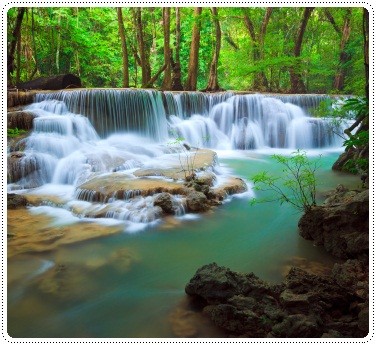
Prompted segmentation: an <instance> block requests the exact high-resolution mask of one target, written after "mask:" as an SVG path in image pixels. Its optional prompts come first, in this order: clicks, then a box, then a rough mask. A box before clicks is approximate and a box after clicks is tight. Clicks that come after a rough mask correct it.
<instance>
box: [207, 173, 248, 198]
mask: <svg viewBox="0 0 376 345" xmlns="http://www.w3.org/2000/svg"><path fill="white" fill-rule="evenodd" d="M246 190H247V185H246V183H245V182H244V181H243V180H242V179H241V178H238V177H229V178H228V179H227V180H226V182H225V183H223V184H222V185H221V186H219V187H215V188H212V189H211V190H210V191H211V192H212V193H213V194H214V195H216V196H217V198H218V199H219V200H223V199H224V198H226V197H227V196H228V195H232V194H238V193H244V192H245V191H246Z"/></svg>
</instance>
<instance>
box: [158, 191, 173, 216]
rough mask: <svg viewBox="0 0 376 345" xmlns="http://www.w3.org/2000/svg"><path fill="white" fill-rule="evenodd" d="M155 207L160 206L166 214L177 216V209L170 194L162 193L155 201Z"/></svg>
mask: <svg viewBox="0 0 376 345" xmlns="http://www.w3.org/2000/svg"><path fill="white" fill-rule="evenodd" d="M154 205H155V206H159V207H160V208H161V209H162V210H163V212H164V213H167V214H175V208H174V205H173V202H172V197H171V195H170V194H168V193H161V194H159V195H157V196H156V197H155V199H154Z"/></svg>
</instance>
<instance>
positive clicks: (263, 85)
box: [243, 7, 273, 91]
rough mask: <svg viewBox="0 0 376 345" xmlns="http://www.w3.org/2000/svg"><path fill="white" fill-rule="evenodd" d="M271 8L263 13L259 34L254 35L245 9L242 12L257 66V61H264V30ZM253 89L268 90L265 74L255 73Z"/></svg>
mask: <svg viewBox="0 0 376 345" xmlns="http://www.w3.org/2000/svg"><path fill="white" fill-rule="evenodd" d="M272 12H273V8H272V7H268V8H267V9H266V12H265V16H264V19H263V21H262V23H261V27H260V32H259V34H257V33H256V30H255V27H254V25H253V23H252V20H251V18H250V17H249V14H248V11H247V9H244V10H243V13H244V17H243V18H244V23H245V26H246V28H247V30H248V33H249V36H250V39H251V42H252V46H253V62H254V63H255V64H257V63H258V62H259V61H262V60H263V59H264V39H265V35H266V28H267V26H268V23H269V20H270V17H271V15H272ZM253 89H254V90H258V91H266V90H268V89H269V83H268V79H267V78H266V75H265V72H264V71H260V72H256V73H255V76H254V81H253Z"/></svg>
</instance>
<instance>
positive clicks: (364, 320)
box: [358, 305, 369, 333]
mask: <svg viewBox="0 0 376 345" xmlns="http://www.w3.org/2000/svg"><path fill="white" fill-rule="evenodd" d="M358 318H359V323H358V327H359V329H360V330H361V331H363V332H366V333H368V330H369V308H368V305H367V306H366V307H365V308H364V309H362V310H361V311H360V313H359V314H358Z"/></svg>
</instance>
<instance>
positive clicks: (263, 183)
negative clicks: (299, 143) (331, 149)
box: [251, 150, 319, 211]
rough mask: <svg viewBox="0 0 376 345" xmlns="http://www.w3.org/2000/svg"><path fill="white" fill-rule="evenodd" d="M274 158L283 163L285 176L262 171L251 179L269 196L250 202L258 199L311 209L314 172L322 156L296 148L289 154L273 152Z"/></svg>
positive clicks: (256, 201) (314, 203) (252, 203)
mask: <svg viewBox="0 0 376 345" xmlns="http://www.w3.org/2000/svg"><path fill="white" fill-rule="evenodd" d="M271 158H272V159H273V160H275V161H276V162H277V163H279V164H280V165H281V168H282V176H272V175H270V174H269V173H268V172H266V171H263V172H260V173H258V174H256V175H254V176H253V177H252V178H251V180H252V181H253V183H254V184H255V187H254V188H255V190H258V191H264V192H269V194H271V197H269V198H267V199H260V200H258V199H252V200H251V205H254V204H256V203H258V202H273V201H274V202H279V203H280V204H283V203H289V204H291V205H292V206H293V207H294V208H296V209H298V210H299V211H308V210H310V209H311V208H312V207H313V206H315V205H316V185H317V180H316V176H315V173H316V171H317V169H318V167H319V159H308V157H307V155H306V153H305V152H304V151H300V150H297V151H295V152H293V153H292V154H291V155H290V156H282V155H273V156H271Z"/></svg>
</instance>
